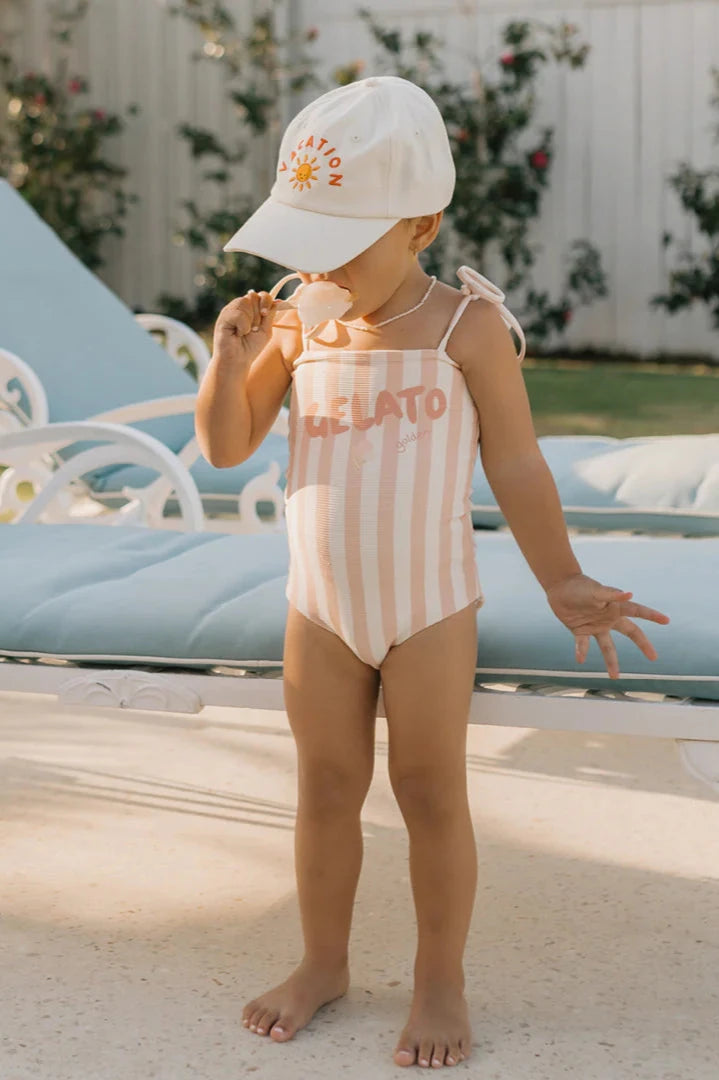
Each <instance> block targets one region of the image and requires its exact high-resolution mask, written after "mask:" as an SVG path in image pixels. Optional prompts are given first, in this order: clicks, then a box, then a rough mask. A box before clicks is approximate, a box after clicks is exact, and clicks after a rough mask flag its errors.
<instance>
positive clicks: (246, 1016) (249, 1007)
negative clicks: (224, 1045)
mask: <svg viewBox="0 0 719 1080" xmlns="http://www.w3.org/2000/svg"><path fill="white" fill-rule="evenodd" d="M255 1012H257V1002H256V1001H248V1002H247V1004H246V1005H245V1007H244V1009H243V1010H242V1023H243V1024H244V1025H245V1027H249V1024H250V1017H251V1016H252V1014H253V1013H255Z"/></svg>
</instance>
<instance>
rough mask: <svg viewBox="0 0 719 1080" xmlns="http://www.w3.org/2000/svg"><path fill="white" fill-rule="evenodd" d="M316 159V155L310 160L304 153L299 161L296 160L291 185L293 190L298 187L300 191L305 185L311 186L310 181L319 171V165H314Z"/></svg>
mask: <svg viewBox="0 0 719 1080" xmlns="http://www.w3.org/2000/svg"><path fill="white" fill-rule="evenodd" d="M316 161H317V158H316V157H313V158H312V159H311V160H310V155H309V154H305V156H304V157H303V158H302V160H301V161H298V163H297V165H296V166H295V171H294V176H293V182H292V187H293V188H294V189H295V191H296V190H297V189H298V188H299V189H300V191H304V190H305V188H306V187H308V188H311V187H312V181H313V180H316V179H317V174H318V173H319V168H320V167H319V165H315V162H316Z"/></svg>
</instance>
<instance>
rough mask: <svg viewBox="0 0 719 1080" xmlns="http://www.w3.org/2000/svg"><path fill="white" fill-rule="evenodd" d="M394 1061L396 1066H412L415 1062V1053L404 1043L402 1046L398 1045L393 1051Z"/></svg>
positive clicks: (414, 1050) (413, 1049) (412, 1048)
mask: <svg viewBox="0 0 719 1080" xmlns="http://www.w3.org/2000/svg"><path fill="white" fill-rule="evenodd" d="M394 1060H395V1064H396V1065H414V1063H415V1061H416V1060H417V1051H416V1049H415V1048H414V1047H413V1046H408V1045H407V1044H406V1043H405V1045H404V1046H402V1045H400V1046H398V1047H397V1049H396V1050H395V1052H394Z"/></svg>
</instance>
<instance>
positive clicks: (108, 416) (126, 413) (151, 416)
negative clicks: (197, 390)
mask: <svg viewBox="0 0 719 1080" xmlns="http://www.w3.org/2000/svg"><path fill="white" fill-rule="evenodd" d="M196 405H197V394H173V395H171V396H170V397H164V398H150V399H149V401H135V402H133V403H132V404H131V405H120V406H118V408H117V409H108V411H107V412H102V413H96V414H95V415H94V416H89V417H88V420H90V421H99V422H100V423H103V424H105V423H107V424H137V423H139V422H140V421H142V420H156V419H157V418H158V417H161V416H180V415H182V413H193V412H194V411H195V407H196Z"/></svg>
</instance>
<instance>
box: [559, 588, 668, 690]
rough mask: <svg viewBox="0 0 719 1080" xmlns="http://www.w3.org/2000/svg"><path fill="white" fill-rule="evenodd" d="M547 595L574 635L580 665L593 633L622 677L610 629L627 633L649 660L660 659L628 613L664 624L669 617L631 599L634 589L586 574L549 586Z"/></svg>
mask: <svg viewBox="0 0 719 1080" xmlns="http://www.w3.org/2000/svg"><path fill="white" fill-rule="evenodd" d="M546 595H547V601H548V602H549V606H550V607H551V609H552V611H553V612H554V614H555V615H556V616H557V618H558V619H559V620H560V621H561V622H563V623H564V625H565V626H567V627H568V628H569V629H570V630H571V631H572V633H573V634H574V637H575V656H576V658H577V661H578V662H579V663H580V664H581V663H583V662H584V661H585V660H586V658H587V653H588V652H589V638H590V636H592V635H594V636H595V637H596V639H597V642H598V643H599V648H600V649H601V650H602V653H603V655H604V659H605V661H606V664H607V671H608V672H609V675H610V677H611V678H613V679H617V678H618V677H619V663H618V661H617V652H616V649H615V648H614V642H613V641H612V637H611V634H610V633H609V631H610V630H618V631H619V632H620V633H621V634H626V636H627V637H628V638H631V640H632V641H633V642H634V644H635V645H636V646H637V648H639V649H641V651H642V652H643V653H644V655H645V656H646V657H648V659H649V660H656V659H657V652H656V649H655V648H654V646H653V645H652V643H651V642H650V641H649V639H648V638H647V637H646V636H645V634H644V632H643V631H642V630H641V629H640V628H639V627H638V626H637V625H636V623H633V622H632V621H631V620H630V619H628V618H627V616H628V615H634V616H635V617H636V618H639V619H651V621H652V622H656V623H665V624H666V623H668V622H669V616H668V615H663V614H662V612H661V611H655V610H654V609H653V608H649V607H644V605H643V604H636V603H634V602H633V601H630V600H629V597H630V596H632V593H631V592H623V591H622V590H621V589H615V588H613V587H612V586H611V585H602V584H601V583H600V582H599V581H595V580H594V578H590V577H587V575H586V574H571V575H570V576H569V577H567V578H564V580H563V581H559V582H557V583H556V584H555V585H552V586H551V587H550V588H549V589H547V590H546Z"/></svg>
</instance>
